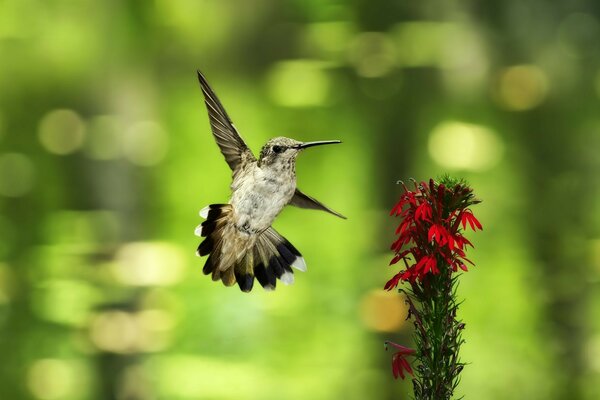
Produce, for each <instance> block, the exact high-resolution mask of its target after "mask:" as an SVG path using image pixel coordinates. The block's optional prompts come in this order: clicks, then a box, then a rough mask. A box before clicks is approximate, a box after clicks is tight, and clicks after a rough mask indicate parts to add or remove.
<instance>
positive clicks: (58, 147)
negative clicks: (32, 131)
mask: <svg viewBox="0 0 600 400" xmlns="http://www.w3.org/2000/svg"><path fill="white" fill-rule="evenodd" d="M38 135H39V139H40V142H41V144H42V146H44V148H45V149H46V150H47V151H49V152H50V153H54V154H58V155H65V154H70V153H73V152H74V151H76V150H78V149H79V148H80V147H81V145H82V144H83V141H84V137H85V124H84V122H83V120H82V119H81V117H80V116H79V115H78V114H77V113H76V112H75V111H73V110H54V111H50V112H49V113H48V114H46V115H45V116H44V117H43V118H42V120H41V121H40V125H39V128H38Z"/></svg>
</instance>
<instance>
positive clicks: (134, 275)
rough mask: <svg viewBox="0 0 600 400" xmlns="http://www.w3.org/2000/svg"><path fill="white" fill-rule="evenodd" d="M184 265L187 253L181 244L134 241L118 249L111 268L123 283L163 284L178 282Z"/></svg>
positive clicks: (138, 284)
mask: <svg viewBox="0 0 600 400" xmlns="http://www.w3.org/2000/svg"><path fill="white" fill-rule="evenodd" d="M184 268H185V260H184V255H183V254H182V252H181V249H180V248H179V247H177V246H175V245H173V244H170V243H162V242H153V243H149V242H135V243H128V244H125V245H123V246H122V247H121V248H120V249H119V251H118V252H117V260H116V262H115V263H114V264H113V265H112V268H111V269H112V273H113V275H114V277H115V279H116V280H117V281H119V282H120V283H122V284H124V285H132V286H155V285H156V286H162V285H173V284H175V283H177V282H179V281H180V280H181V277H182V275H183V273H184Z"/></svg>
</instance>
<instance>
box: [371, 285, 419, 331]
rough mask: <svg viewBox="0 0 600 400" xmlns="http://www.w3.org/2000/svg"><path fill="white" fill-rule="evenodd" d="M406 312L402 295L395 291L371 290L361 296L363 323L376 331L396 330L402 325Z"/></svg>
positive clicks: (406, 308)
mask: <svg viewBox="0 0 600 400" xmlns="http://www.w3.org/2000/svg"><path fill="white" fill-rule="evenodd" d="M407 313H408V307H407V306H406V304H405V303H404V296H401V295H399V294H398V293H397V292H395V291H393V292H387V291H384V290H381V289H376V290H373V291H371V292H369V293H367V294H366V295H365V296H364V297H363V299H362V302H361V305H360V317H361V319H362V321H363V323H364V324H365V325H366V326H367V327H368V328H369V329H372V330H374V331H378V332H396V331H398V330H399V329H400V328H401V327H402V325H404V322H405V320H406V316H407V315H408V314H407Z"/></svg>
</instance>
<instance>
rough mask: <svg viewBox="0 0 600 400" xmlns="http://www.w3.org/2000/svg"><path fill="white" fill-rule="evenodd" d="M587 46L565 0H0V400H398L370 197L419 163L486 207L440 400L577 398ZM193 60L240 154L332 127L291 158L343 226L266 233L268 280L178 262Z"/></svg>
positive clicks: (584, 309) (596, 244) (598, 78)
mask: <svg viewBox="0 0 600 400" xmlns="http://www.w3.org/2000/svg"><path fill="white" fill-rule="evenodd" d="M599 37H600V9H599V8H598V5H597V4H596V3H595V2H593V1H591V0H583V1H579V2H575V3H574V2H569V1H566V0H560V1H555V2H552V3H548V2H540V1H516V0H510V1H504V2H479V3H477V2H470V1H450V2H448V1H423V2H400V1H388V0H370V1H365V0H357V1H353V2H344V1H334V0H324V1H303V0H302V1H301V0H285V1H279V0H198V1H192V0H156V1H152V2H140V1H129V0H128V1H119V2H102V1H90V0H81V1H65V0H53V1H41V0H3V1H0V354H2V363H1V365H0V398H2V399H11V400H21V399H42V400H56V399H102V400H105V399H261V400H262V399H337V398H340V399H342V398H343V399H365V398H370V399H391V398H407V397H408V394H409V393H410V387H409V386H408V385H410V383H404V384H399V383H398V382H397V381H394V380H393V379H392V376H391V372H390V365H389V362H390V360H389V355H388V354H386V353H385V352H384V351H383V340H384V339H392V340H397V339H401V341H403V342H406V341H407V340H408V338H409V333H410V329H412V327H411V326H410V325H409V324H406V323H405V321H404V317H405V315H406V308H405V305H404V303H403V301H402V299H401V298H400V297H399V296H398V295H396V294H385V293H383V292H382V290H381V287H382V286H383V283H384V282H385V281H386V280H387V279H389V277H391V276H392V275H393V272H394V271H393V270H391V269H386V268H385V265H386V264H387V261H388V260H389V257H390V253H389V250H388V249H387V245H386V244H387V243H388V242H389V241H390V238H391V237H392V236H393V229H394V228H393V223H394V221H393V220H392V219H391V218H388V217H387V212H388V210H389V208H390V207H391V206H392V205H393V204H394V203H395V202H396V200H397V197H398V196H399V193H400V190H399V188H398V187H397V186H396V185H395V181H396V180H398V179H407V178H409V177H415V178H417V179H428V178H429V177H435V176H438V175H439V174H441V173H443V172H451V173H453V174H455V175H457V176H462V177H465V178H466V179H467V180H469V182H470V183H471V185H472V186H473V187H474V190H475V193H476V195H477V196H478V197H479V198H481V199H483V200H484V202H483V203H482V204H481V205H480V206H478V216H480V217H481V218H480V219H481V222H482V223H483V225H484V227H485V231H484V232H483V233H482V234H480V235H478V237H476V238H475V243H474V244H475V246H476V250H475V251H474V252H473V254H472V256H473V259H474V261H475V263H476V264H477V265H478V267H477V268H476V269H474V270H473V271H471V272H470V273H469V274H466V275H465V276H464V277H463V278H462V279H461V287H460V295H461V296H463V297H464V298H465V299H466V300H465V302H464V304H463V305H462V306H461V315H460V317H461V318H462V319H463V320H464V321H466V323H467V329H466V330H465V334H464V335H465V336H464V337H465V339H466V341H467V343H466V344H465V345H464V346H463V360H464V361H466V362H467V363H468V365H467V366H466V367H465V370H464V372H463V374H462V382H461V384H460V386H459V389H458V391H457V393H458V394H459V395H460V394H464V395H465V398H481V399H524V398H527V399H596V398H598V397H600V385H599V384H598V383H597V382H598V381H599V380H600V362H599V361H598V360H599V359H600V329H599V328H600V326H599V324H600V322H598V321H600V294H599V291H598V282H600V279H599V274H600V207H599V206H600V201H598V200H599V196H598V192H599V187H600V180H599V177H600V174H598V172H599V167H600V150H599V149H600V118H599V116H598V108H599V106H600V101H599V98H598V96H599V94H600V74H599V67H600V63H599V59H600V44H599V43H600V41H598V38H599ZM196 68H200V69H202V71H203V72H204V73H205V74H206V76H207V77H208V79H209V81H210V82H211V84H212V86H213V87H214V89H215V90H216V92H217V94H218V95H219V96H220V97H221V100H222V101H223V103H224V105H225V107H226V108H227V109H228V111H229V114H230V116H231V117H232V118H233V120H234V121H235V123H236V126H237V127H238V128H239V129H240V131H241V132H242V135H243V136H244V138H245V140H246V141H247V143H248V144H249V145H250V147H251V148H252V149H253V150H254V151H257V150H258V149H259V148H260V146H261V145H262V144H263V143H264V142H265V141H266V140H267V139H268V138H270V137H273V136H279V135H284V136H290V137H294V138H296V139H299V140H305V141H307V140H318V139H341V140H343V142H344V144H343V145H341V146H336V147H331V148H320V149H316V148H315V149H314V150H312V149H311V150H307V151H306V153H305V154H302V156H301V157H300V158H299V160H298V168H297V170H298V175H299V177H298V181H299V186H300V187H301V188H302V189H303V190H304V191H305V192H307V193H309V194H311V195H313V196H315V197H317V198H319V199H320V200H322V201H323V202H325V203H326V204H327V205H329V206H331V207H332V208H334V209H336V210H338V211H340V212H341V213H343V214H345V215H347V216H348V217H349V219H348V220H347V221H342V220H339V219H336V218H333V217H331V216H330V215H327V214H325V213H318V212H314V211H307V210H299V209H291V208H290V209H286V210H285V211H284V212H283V213H282V215H281V216H280V217H279V219H278V220H277V222H276V223H275V226H276V228H277V229H278V230H279V231H280V232H282V234H284V235H285V236H286V237H287V238H288V239H289V240H290V241H291V242H292V243H294V245H296V247H298V248H299V249H300V250H301V251H302V252H303V254H304V256H305V259H306V261H307V263H308V269H309V270H308V272H307V273H298V274H297V279H296V283H295V284H294V285H293V286H290V287H279V288H278V289H277V290H276V291H275V292H270V293H269V292H264V291H263V290H262V289H261V288H255V289H254V291H253V292H252V293H251V294H245V293H241V292H240V291H239V290H238V289H237V288H225V287H223V286H221V285H220V284H215V283H213V282H211V281H210V279H209V278H208V277H205V276H203V275H202V273H201V268H202V265H203V261H202V260H200V259H198V258H196V257H195V256H194V251H195V247H196V246H197V243H198V240H197V238H195V237H194V236H193V230H194V227H195V226H196V225H197V224H198V223H199V222H200V218H199V217H198V216H197V211H198V210H199V209H200V208H202V207H203V206H204V205H206V204H208V203H219V202H224V201H227V199H228V195H229V192H228V185H229V180H230V171H229V170H228V169H227V165H226V164H225V162H224V161H223V160H222V156H221V154H220V153H219V151H218V149H217V146H216V145H215V144H214V142H213V139H212V137H211V135H210V131H209V125H208V120H207V117H206V110H205V108H204V104H203V102H202V96H201V93H200V91H199V88H198V85H197V82H196V80H195V69H196ZM397 336H402V337H401V338H399V337H397Z"/></svg>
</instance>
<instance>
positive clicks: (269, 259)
mask: <svg viewBox="0 0 600 400" xmlns="http://www.w3.org/2000/svg"><path fill="white" fill-rule="evenodd" d="M231 212H232V206H231V205H230V204H211V205H210V206H208V207H205V208H204V209H202V211H200V215H201V216H202V217H204V218H206V221H204V222H203V223H202V224H201V225H199V226H198V227H197V228H196V235H197V236H200V237H204V240H203V241H202V243H200V245H199V246H198V251H197V252H196V253H197V255H198V256H205V255H208V258H207V259H206V262H205V264H204V268H202V272H203V273H204V274H205V275H209V274H210V275H211V276H212V280H213V281H218V280H221V281H223V283H224V284H225V285H226V286H231V285H233V284H235V283H236V282H237V284H238V286H239V287H240V289H241V290H242V291H244V292H250V291H251V290H252V287H253V286H254V278H256V280H258V282H259V283H260V285H261V286H262V287H263V288H265V289H268V290H273V289H275V287H276V286H277V279H279V280H281V281H282V282H283V283H285V284H286V285H289V284H291V283H293V282H294V272H293V270H292V267H294V268H297V269H299V270H301V271H306V264H305V263H304V259H303V258H302V255H301V254H300V252H299V251H298V250H297V249H296V248H295V247H294V246H293V245H292V244H291V243H290V242H289V241H288V240H287V239H285V238H284V237H283V236H281V235H280V234H279V233H277V231H275V229H273V228H269V229H267V230H266V231H264V232H263V233H261V234H260V236H258V238H257V239H256V243H255V245H254V247H253V248H252V249H251V250H250V251H248V252H246V254H244V256H243V257H241V258H239V259H238V260H236V261H234V262H233V265H228V266H225V268H224V266H223V265H221V262H226V263H229V262H231V259H230V258H228V257H227V255H223V254H222V252H221V248H222V242H223V235H224V230H225V228H226V227H227V226H228V224H229V221H230V219H229V217H230V216H231ZM231 228H232V226H231V225H229V227H228V228H227V230H226V231H228V230H229V229H231ZM223 257H225V259H223Z"/></svg>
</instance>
